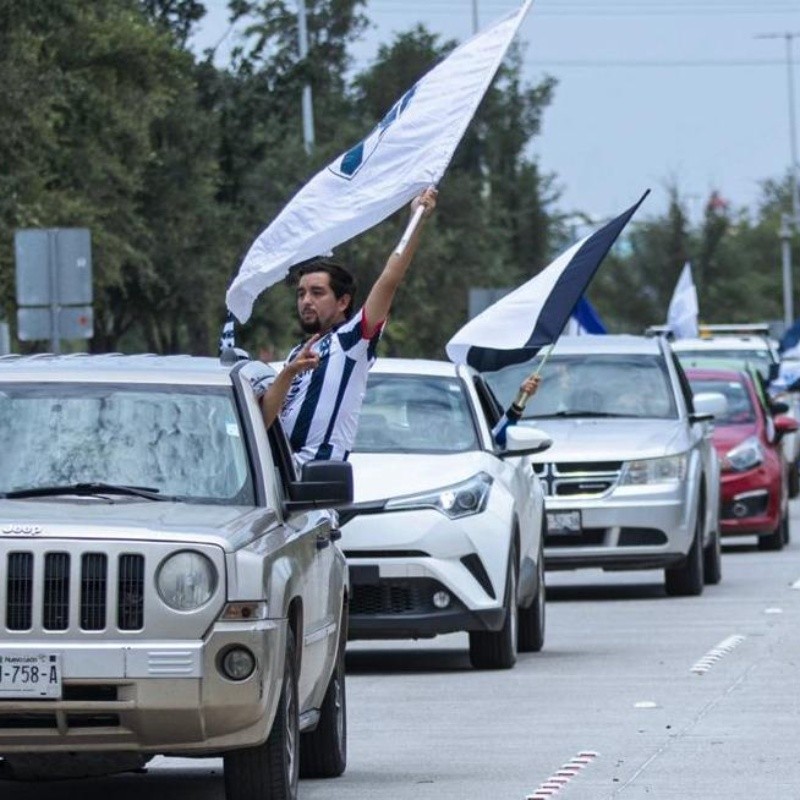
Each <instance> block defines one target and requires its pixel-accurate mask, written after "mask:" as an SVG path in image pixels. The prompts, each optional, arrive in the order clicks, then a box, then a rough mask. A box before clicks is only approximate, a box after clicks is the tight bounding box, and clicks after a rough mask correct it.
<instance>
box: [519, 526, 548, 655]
mask: <svg viewBox="0 0 800 800" xmlns="http://www.w3.org/2000/svg"><path fill="white" fill-rule="evenodd" d="M543 541H544V537H542V539H541V540H540V544H539V556H538V561H537V566H536V577H537V589H536V597H535V598H534V600H533V602H532V603H531V605H530V607H529V608H520V610H519V652H520V653H538V652H539V651H540V650H541V649H542V647H543V646H544V629H545V605H546V596H547V589H546V587H545V581H544V549H543V545H542V544H541V542H543Z"/></svg>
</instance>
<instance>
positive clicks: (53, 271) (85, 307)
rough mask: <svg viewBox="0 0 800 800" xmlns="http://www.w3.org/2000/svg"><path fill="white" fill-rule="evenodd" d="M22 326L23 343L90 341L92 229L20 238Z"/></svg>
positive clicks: (34, 232) (36, 232) (24, 233)
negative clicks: (38, 341)
mask: <svg viewBox="0 0 800 800" xmlns="http://www.w3.org/2000/svg"><path fill="white" fill-rule="evenodd" d="M14 254H15V257H16V278H17V286H16V290H17V292H16V293H17V305H18V306H19V308H18V311H17V323H18V335H19V338H20V340H22V341H35V340H38V339H50V341H51V347H52V350H53V352H54V353H57V352H59V350H60V345H59V340H60V339H89V338H91V337H92V336H93V334H94V325H93V315H92V306H91V303H92V244H91V234H90V233H89V230H88V229H87V228H28V229H24V230H18V231H17V232H16V233H15V235H14Z"/></svg>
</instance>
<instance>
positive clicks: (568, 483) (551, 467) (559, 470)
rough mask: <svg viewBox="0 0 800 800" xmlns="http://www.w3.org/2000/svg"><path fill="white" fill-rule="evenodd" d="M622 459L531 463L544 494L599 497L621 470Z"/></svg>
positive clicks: (611, 484) (609, 486) (550, 495)
mask: <svg viewBox="0 0 800 800" xmlns="http://www.w3.org/2000/svg"><path fill="white" fill-rule="evenodd" d="M622 464H623V462H622V461H584V462H569V461H563V462H562V461H558V462H546V463H542V464H535V465H534V472H535V473H536V474H537V475H538V476H539V480H540V482H541V484H542V491H543V492H544V495H545V497H570V498H579V497H600V496H601V495H603V494H605V493H606V492H609V491H611V489H613V488H614V487H615V486H616V485H617V482H618V481H619V477H620V474H621V473H622Z"/></svg>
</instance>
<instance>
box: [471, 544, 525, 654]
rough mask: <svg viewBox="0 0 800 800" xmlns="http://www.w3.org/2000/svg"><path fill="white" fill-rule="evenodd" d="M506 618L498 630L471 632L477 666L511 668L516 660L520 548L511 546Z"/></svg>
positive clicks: (472, 652) (505, 606)
mask: <svg viewBox="0 0 800 800" xmlns="http://www.w3.org/2000/svg"><path fill="white" fill-rule="evenodd" d="M503 606H504V608H505V612H506V618H505V621H504V622H503V627H502V628H501V629H500V630H499V631H470V634H469V660H470V662H471V663H472V666H473V667H475V669H511V667H513V666H514V664H516V662H517V631H518V625H519V621H518V616H517V612H518V608H517V551H516V548H515V547H514V545H512V546H511V553H510V555H509V558H508V572H507V574H506V594H505V601H504V603H503Z"/></svg>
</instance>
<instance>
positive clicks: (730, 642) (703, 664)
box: [691, 634, 745, 675]
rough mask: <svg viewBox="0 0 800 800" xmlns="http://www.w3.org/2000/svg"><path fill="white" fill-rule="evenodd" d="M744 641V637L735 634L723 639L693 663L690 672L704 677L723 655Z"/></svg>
mask: <svg viewBox="0 0 800 800" xmlns="http://www.w3.org/2000/svg"><path fill="white" fill-rule="evenodd" d="M744 640H745V637H744V636H740V635H739V634H736V635H734V636H729V637H728V638H727V639H723V640H722V641H721V642H720V643H719V644H718V645H717V646H716V647H713V648H712V649H711V650H709V651H708V652H707V653H706V654H705V655H704V656H703V657H702V658H701V659H700V660H699V661H697V662H695V664H694V665H693V666H692V669H691V671H692V672H694V673H695V674H696V675H704V674H705V673H706V672H708V671H709V670H710V669H711V667H713V666H714V664H716V663H717V661H719V660H720V659H721V658H722V657H723V656H724V655H727V654H728V653H730V652H731V650H733V649H734V648H736V647H738V646H739V645H740V644H741V643H742V642H743V641H744Z"/></svg>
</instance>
